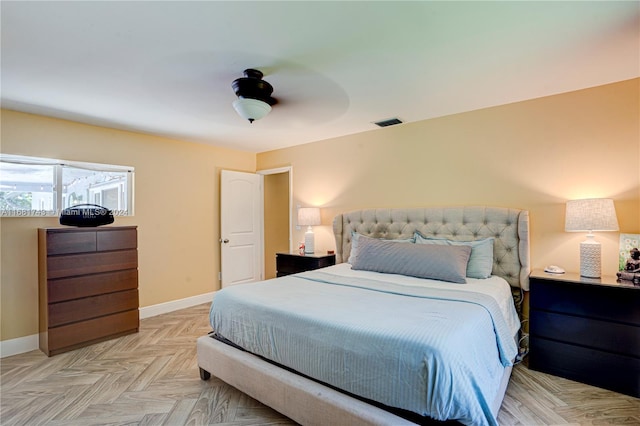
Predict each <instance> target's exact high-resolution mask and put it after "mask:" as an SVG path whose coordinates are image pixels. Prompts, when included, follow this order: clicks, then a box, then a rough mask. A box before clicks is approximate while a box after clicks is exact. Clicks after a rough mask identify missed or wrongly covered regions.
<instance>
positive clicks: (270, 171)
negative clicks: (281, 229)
mask: <svg viewBox="0 0 640 426" xmlns="http://www.w3.org/2000/svg"><path fill="white" fill-rule="evenodd" d="M256 173H257V174H259V175H263V176H264V175H276V174H279V173H289V251H290V252H291V251H293V250H294V247H293V213H292V212H293V166H285V167H277V168H274V169H264V170H257V171H256ZM262 194H263V196H264V190H263V191H262ZM263 202H264V200H263ZM260 232H261V233H262V252H263V254H262V257H263V262H262V274H263V276H264V212H263V215H262V227H261V230H260Z"/></svg>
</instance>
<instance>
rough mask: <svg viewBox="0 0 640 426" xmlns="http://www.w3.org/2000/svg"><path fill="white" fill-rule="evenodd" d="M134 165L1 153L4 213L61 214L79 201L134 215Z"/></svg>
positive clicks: (0, 185) (0, 195)
mask: <svg viewBox="0 0 640 426" xmlns="http://www.w3.org/2000/svg"><path fill="white" fill-rule="evenodd" d="M133 175H134V169H133V167H127V166H114V165H109V164H97V163H81V162H74V161H64V160H53V159H48V158H37V157H24V156H19V155H6V154H0V215H1V216H8V217H20V216H58V215H59V214H60V210H62V209H64V208H67V207H72V206H75V205H78V204H98V205H101V206H103V207H106V208H108V209H109V210H112V211H113V214H114V215H119V216H132V215H133Z"/></svg>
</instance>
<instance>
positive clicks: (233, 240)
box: [220, 170, 264, 287]
mask: <svg viewBox="0 0 640 426" xmlns="http://www.w3.org/2000/svg"><path fill="white" fill-rule="evenodd" d="M262 179H263V177H262V175H257V174H253V173H242V172H233V171H229V170H222V173H221V178H220V246H221V247H220V253H221V261H220V264H221V274H220V276H221V280H222V287H226V286H229V285H235V284H242V283H248V282H252V281H258V280H261V279H262V271H263V259H264V255H263V252H262V251H263V244H262V220H263V210H264V206H263V193H262Z"/></svg>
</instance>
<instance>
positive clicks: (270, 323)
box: [210, 271, 517, 425]
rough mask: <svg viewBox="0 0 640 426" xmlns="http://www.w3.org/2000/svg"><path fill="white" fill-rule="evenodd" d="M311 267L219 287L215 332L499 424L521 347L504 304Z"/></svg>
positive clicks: (437, 412)
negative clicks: (501, 396) (508, 375)
mask: <svg viewBox="0 0 640 426" xmlns="http://www.w3.org/2000/svg"><path fill="white" fill-rule="evenodd" d="M455 287H456V285H453V284H452V288H451V289H450V290H449V289H442V288H425V287H415V286H405V285H398V284H392V283H387V282H385V281H383V280H372V279H362V278H354V277H344V276H340V275H334V274H331V273H327V272H323V271H311V272H306V273H303V274H297V275H290V276H287V277H282V278H278V279H276V280H268V281H263V282H259V283H253V284H243V285H238V286H234V287H229V288H225V289H223V290H221V291H219V292H218V293H216V295H215V297H214V300H213V304H212V306H211V314H210V320H211V325H212V327H213V329H214V330H215V332H216V333H217V334H218V335H220V336H222V337H224V338H226V339H228V340H230V341H232V342H233V343H235V344H237V345H239V346H241V347H242V348H244V349H246V350H247V351H249V352H252V353H254V354H257V355H261V356H263V357H265V358H267V359H270V360H272V361H275V362H277V363H279V364H282V365H284V366H287V367H289V368H292V369H294V370H296V371H298V372H300V373H303V374H305V375H307V376H310V377H312V378H314V379H317V380H319V381H322V382H325V383H327V384H330V385H332V386H335V387H337V388H339V389H342V390H344V391H347V392H350V393H353V394H356V395H359V396H361V397H364V398H367V399H371V400H373V401H377V402H380V403H382V404H385V405H388V406H391V407H397V408H402V409H405V410H409V411H412V412H415V413H418V414H420V415H427V416H430V417H432V418H434V419H438V420H446V419H455V420H458V421H460V422H462V423H463V424H468V425H471V424H473V425H496V424H497V422H496V419H495V417H494V416H493V414H492V412H491V407H490V404H491V402H492V401H493V399H494V397H495V395H496V394H497V392H498V390H499V386H500V381H501V378H502V375H503V372H504V369H505V367H507V366H509V365H511V360H512V359H513V358H514V357H515V355H516V353H517V348H516V344H515V341H514V336H513V333H512V331H510V330H509V327H508V326H507V324H506V322H505V319H504V317H503V315H502V313H501V311H500V309H499V307H498V305H497V303H496V301H495V299H493V298H492V297H490V296H487V295H485V294H481V293H473V292H463V291H459V290H457V289H456V288H455Z"/></svg>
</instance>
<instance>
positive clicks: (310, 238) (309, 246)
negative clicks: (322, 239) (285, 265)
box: [304, 227, 315, 254]
mask: <svg viewBox="0 0 640 426" xmlns="http://www.w3.org/2000/svg"><path fill="white" fill-rule="evenodd" d="M314 239H315V237H314V235H313V230H312V229H311V227H309V229H307V232H305V233H304V254H313V253H314V247H313V246H314Z"/></svg>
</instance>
